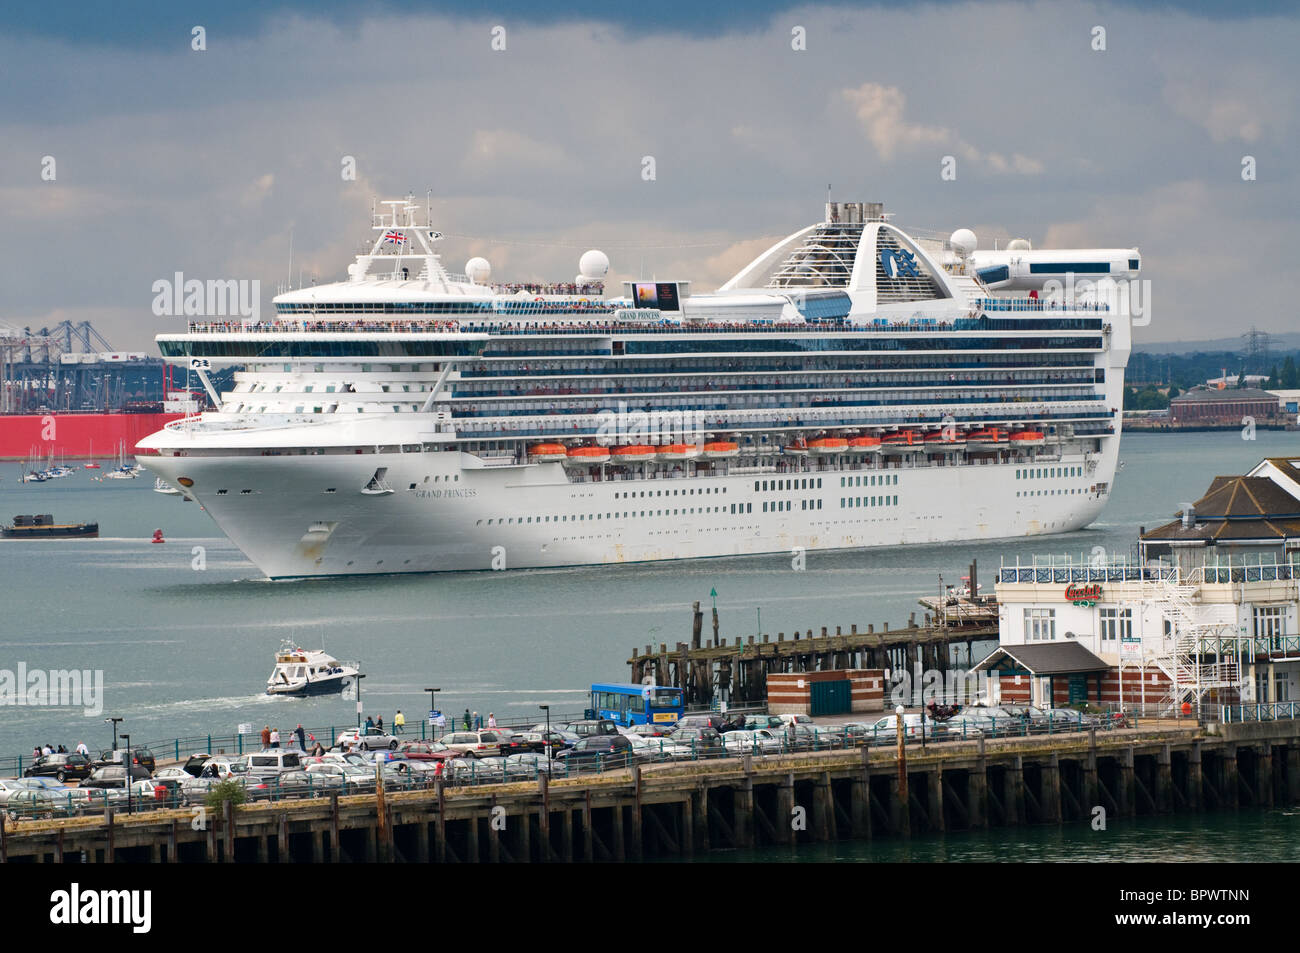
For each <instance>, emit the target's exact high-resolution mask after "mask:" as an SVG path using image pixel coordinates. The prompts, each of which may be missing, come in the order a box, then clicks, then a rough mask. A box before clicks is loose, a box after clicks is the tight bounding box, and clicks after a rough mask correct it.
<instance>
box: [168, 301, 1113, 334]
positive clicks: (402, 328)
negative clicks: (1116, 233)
mask: <svg viewBox="0 0 1300 953" xmlns="http://www.w3.org/2000/svg"><path fill="white" fill-rule="evenodd" d="M574 310H577V309H573V308H566V309H563V310H560V309H551V310H549V311H540V310H539V311H537V313H566V312H572V311H574ZM593 310H594V309H593ZM507 313H509V312H507ZM520 313H532V309H529V310H527V311H522V312H520ZM1103 328H1104V325H1103V324H1102V322H1101V319H1099V318H1070V317H1061V318H1055V319H1051V320H1041V321H1039V320H1033V319H1028V320H1027V319H1015V320H999V319H994V318H985V317H980V318H961V319H958V320H955V321H936V320H933V319H910V320H907V321H887V320H883V319H877V320H874V321H872V322H867V323H849V322H847V321H809V322H806V323H805V322H801V321H786V322H776V321H752V322H732V321H727V322H715V321H707V320H701V321H692V320H689V319H687V320H672V321H669V322H666V323H649V322H612V321H606V322H594V321H593V322H545V323H530V324H524V325H520V324H514V323H508V322H505V323H503V322H479V321H465V320H435V321H427V320H426V321H421V320H406V321H402V320H386V321H379V320H374V319H369V318H362V319H359V320H355V321H334V320H289V321H192V322H190V323H189V324H188V330H189V333H191V334H308V333H337V334H367V333H373V332H382V333H394V334H402V333H408V334H429V333H433V334H489V335H494V336H542V335H574V334H590V335H609V334H619V335H625V334H646V335H651V334H653V335H661V334H669V335H672V334H695V335H698V334H781V335H791V334H825V335H843V334H881V333H885V334H906V333H931V334H934V333H945V332H957V331H965V332H970V331H980V332H987V331H1018V332H1023V331H1068V332H1079V333H1084V332H1099V331H1102V330H1103Z"/></svg>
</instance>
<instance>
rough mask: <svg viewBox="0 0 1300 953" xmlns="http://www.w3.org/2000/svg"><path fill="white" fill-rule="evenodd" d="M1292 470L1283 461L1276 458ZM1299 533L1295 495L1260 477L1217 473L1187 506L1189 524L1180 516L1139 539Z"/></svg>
mask: <svg viewBox="0 0 1300 953" xmlns="http://www.w3.org/2000/svg"><path fill="white" fill-rule="evenodd" d="M1275 465H1277V466H1278V467H1279V469H1280V468H1281V467H1282V466H1283V465H1284V466H1285V467H1286V468H1287V470H1289V471H1292V472H1294V470H1295V468H1294V467H1293V466H1292V465H1291V463H1290V461H1288V460H1278V461H1275ZM1297 537H1300V499H1297V498H1296V497H1295V496H1293V495H1292V494H1291V493H1290V492H1288V491H1287V490H1286V489H1285V488H1284V487H1282V486H1281V485H1279V484H1278V483H1277V481H1275V480H1271V479H1269V478H1268V477H1263V476H1217V477H1215V478H1214V479H1213V481H1211V483H1210V488H1209V489H1208V490H1206V492H1205V495H1204V496H1202V497H1201V498H1200V499H1199V500H1197V501H1196V502H1195V503H1193V504H1192V520H1191V525H1184V524H1183V521H1182V519H1181V517H1180V518H1179V519H1176V520H1174V521H1173V522H1172V523H1166V524H1165V525H1163V526H1159V527H1157V528H1155V529H1153V530H1151V531H1150V532H1148V533H1145V534H1144V535H1143V536H1142V540H1143V542H1146V541H1149V540H1151V541H1153V540H1162V541H1166V542H1176V541H1189V542H1190V541H1195V540H1203V541H1205V540H1215V541H1219V540H1222V541H1224V542H1230V541H1233V540H1248V539H1264V540H1269V539H1277V540H1285V539H1293V538H1297Z"/></svg>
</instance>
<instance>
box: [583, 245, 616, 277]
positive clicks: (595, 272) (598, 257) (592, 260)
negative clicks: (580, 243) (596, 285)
mask: <svg viewBox="0 0 1300 953" xmlns="http://www.w3.org/2000/svg"><path fill="white" fill-rule="evenodd" d="M578 274H579V275H581V276H582V277H583V278H597V279H599V278H604V277H605V275H607V274H609V256H608V255H606V254H605V253H604V252H603V251H599V250H597V249H595V248H593V249H591V250H590V251H585V252H583V253H582V257H581V258H579V259H578Z"/></svg>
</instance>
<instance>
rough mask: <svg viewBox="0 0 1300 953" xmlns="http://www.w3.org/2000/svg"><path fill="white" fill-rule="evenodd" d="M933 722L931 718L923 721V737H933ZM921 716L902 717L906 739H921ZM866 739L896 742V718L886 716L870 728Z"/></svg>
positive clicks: (906, 715)
mask: <svg viewBox="0 0 1300 953" xmlns="http://www.w3.org/2000/svg"><path fill="white" fill-rule="evenodd" d="M934 728H935V721H934V719H933V718H926V719H925V737H926V738H933V737H934ZM921 730H922V729H921V716H920V714H919V713H918V714H914V715H909V714H904V715H903V735H904V736H905V737H907V738H916V739H917V740H920V738H921ZM867 737H868V738H869V739H871V740H874V741H896V740H897V739H898V716H897V715H886V716H885V717H884V718H881V719H880V720H879V721H877V722H876V723H875V724H873V725H872V726H871V731H870V733H869V734H868V735H867Z"/></svg>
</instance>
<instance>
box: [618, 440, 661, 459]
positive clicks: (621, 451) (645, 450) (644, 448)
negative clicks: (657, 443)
mask: <svg viewBox="0 0 1300 953" xmlns="http://www.w3.org/2000/svg"><path fill="white" fill-rule="evenodd" d="M609 456H610V459H612V460H613V461H614V462H615V463H649V462H651V461H653V460H655V459H656V458H658V456H659V450H658V448H657V447H651V446H649V445H647V444H643V443H635V444H630V445H628V446H626V447H614V448H612V449H611V450H610V451H609Z"/></svg>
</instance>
